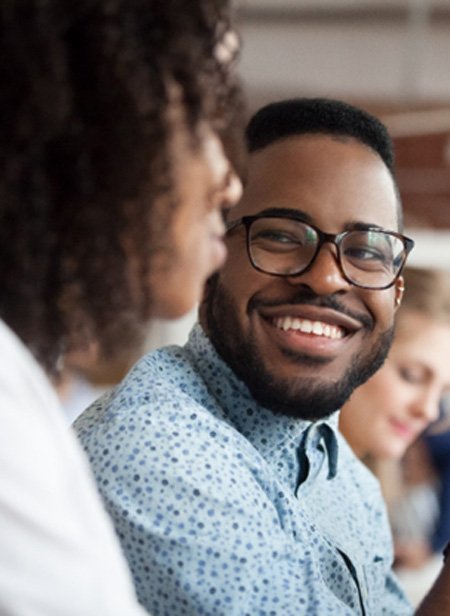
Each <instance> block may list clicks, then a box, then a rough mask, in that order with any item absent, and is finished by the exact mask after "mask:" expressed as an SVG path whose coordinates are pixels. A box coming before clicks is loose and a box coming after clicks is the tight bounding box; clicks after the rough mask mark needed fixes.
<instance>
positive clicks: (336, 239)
mask: <svg viewBox="0 0 450 616" xmlns="http://www.w3.org/2000/svg"><path fill="white" fill-rule="evenodd" d="M261 218H276V219H280V218H284V219H288V220H293V221H295V222H299V223H301V224H304V225H305V226H307V227H310V228H311V229H313V230H314V231H315V232H316V233H317V236H318V238H319V241H318V242H317V247H316V250H315V252H314V254H313V256H312V257H311V260H310V262H309V263H308V265H307V266H306V267H304V268H301V269H299V270H298V271H294V272H292V273H290V274H278V273H274V272H268V271H266V270H264V269H262V268H261V267H259V266H258V265H257V264H256V263H255V262H254V261H253V257H252V251H251V246H250V244H251V242H250V228H251V226H252V224H253V222H255V221H256V220H260V219H261ZM240 225H243V226H244V227H245V231H246V245H247V254H248V258H249V260H250V263H251V264H252V267H254V268H255V269H256V270H258V271H259V272H262V273H263V274H269V275H270V276H278V277H281V278H288V277H292V276H300V274H304V273H305V272H307V271H308V270H309V268H310V267H312V265H313V263H314V261H315V260H316V257H317V255H318V254H319V252H320V249H321V248H322V246H323V244H325V243H331V244H333V245H334V246H336V249H337V259H336V262H337V264H338V266H339V269H340V270H341V274H342V276H343V277H344V278H345V280H346V281H347V282H350V284H353V285H355V287H359V288H361V289H371V290H372V291H382V290H384V289H389V287H392V285H393V284H394V283H395V281H396V280H397V278H398V277H399V276H400V274H401V273H402V270H403V268H404V267H405V263H406V259H407V258H408V254H409V253H410V252H411V250H412V249H413V248H414V240H412V239H411V238H409V237H406V235H402V234H401V233H397V231H390V230H388V229H383V228H382V227H372V228H370V227H369V228H367V229H349V230H347V231H341V232H340V233H325V232H324V231H322V230H321V229H319V227H316V226H315V225H312V224H310V223H309V222H304V221H303V220H299V219H297V218H294V217H293V216H282V215H280V214H277V215H273V214H257V215H256V216H242V218H238V219H236V220H232V221H230V222H229V223H227V225H226V229H227V234H228V233H230V232H231V231H234V229H236V228H237V227H239V226H240ZM358 231H374V232H379V233H384V234H386V235H390V236H392V237H396V238H398V239H399V240H400V241H401V242H402V244H403V254H402V262H401V264H400V267H399V268H398V271H397V273H396V274H395V276H394V278H393V280H392V281H391V282H390V283H389V284H387V285H383V286H380V287H371V286H366V285H363V284H360V283H358V282H355V281H354V280H352V279H351V278H350V277H349V276H348V275H347V274H346V273H345V270H344V267H343V265H342V257H341V248H340V246H341V243H342V242H343V240H344V239H345V238H346V237H347V236H348V235H349V233H354V232H358Z"/></svg>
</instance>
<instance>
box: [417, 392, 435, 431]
mask: <svg viewBox="0 0 450 616" xmlns="http://www.w3.org/2000/svg"><path fill="white" fill-rule="evenodd" d="M439 402H440V396H439V395H438V394H436V392H434V391H430V390H425V391H424V392H423V394H422V396H421V397H420V398H419V399H418V400H417V401H416V403H415V405H414V414H415V415H416V416H417V417H421V418H422V419H423V420H424V421H426V422H427V423H431V422H432V421H435V420H436V419H437V418H438V417H439Z"/></svg>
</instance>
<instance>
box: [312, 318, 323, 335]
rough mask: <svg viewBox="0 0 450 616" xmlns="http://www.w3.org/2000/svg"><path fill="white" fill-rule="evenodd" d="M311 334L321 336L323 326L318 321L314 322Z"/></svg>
mask: <svg viewBox="0 0 450 616" xmlns="http://www.w3.org/2000/svg"><path fill="white" fill-rule="evenodd" d="M312 333H313V334H317V336H323V333H324V332H323V324H322V323H321V322H320V321H315V322H314V325H313V330H312Z"/></svg>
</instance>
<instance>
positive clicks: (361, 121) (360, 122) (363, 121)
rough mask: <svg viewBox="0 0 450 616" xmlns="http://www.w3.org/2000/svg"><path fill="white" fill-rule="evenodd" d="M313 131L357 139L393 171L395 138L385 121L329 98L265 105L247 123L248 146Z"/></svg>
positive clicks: (262, 145)
mask: <svg viewBox="0 0 450 616" xmlns="http://www.w3.org/2000/svg"><path fill="white" fill-rule="evenodd" d="M311 133H313V134H317V133H319V134H325V135H336V136H342V137H351V138H353V139H356V140H357V141H360V142H361V143H364V144H365V145H367V146H368V147H370V148H371V149H372V150H374V151H375V152H376V153H377V154H378V155H379V156H380V158H381V159H382V160H383V161H384V163H385V165H386V167H387V168H388V169H389V171H390V172H391V174H392V175H393V174H394V150H393V145H392V139H391V137H390V136H389V133H388V131H387V129H386V127H385V126H384V124H382V123H381V122H380V120H378V119H377V118H375V117H374V116H372V115H371V114H370V113H367V112H366V111H363V110H362V109H358V108H357V107H354V106H353V105H349V104H348V103H344V102H342V101H338V100H333V99H328V98H293V99H290V100H284V101H279V102H275V103H271V104H269V105H266V106H265V107H263V108H262V109H260V110H259V111H258V112H257V113H256V114H255V115H254V116H253V117H252V118H251V120H250V122H249V124H248V126H247V130H246V139H247V146H248V150H249V152H254V151H256V150H261V149H262V148H265V147H266V146H268V145H270V144H272V143H274V142H275V141H280V140H281V139H285V138H286V137H291V136H293V135H304V134H311Z"/></svg>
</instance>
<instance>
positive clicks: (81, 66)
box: [0, 0, 242, 372]
mask: <svg viewBox="0 0 450 616" xmlns="http://www.w3.org/2000/svg"><path fill="white" fill-rule="evenodd" d="M229 31H230V15H229V2H228V0H4V2H2V3H1V7H0V83H1V86H0V219H1V224H0V286H1V291H0V318H2V319H3V320H5V322H6V323H7V324H8V325H9V326H10V327H11V328H12V329H13V330H14V331H15V332H16V333H17V334H18V335H19V336H20V337H21V338H22V340H23V341H24V342H25V344H26V345H27V346H28V347H29V348H30V350H31V351H32V352H33V353H34V355H35V356H36V358H37V359H38V361H40V363H41V364H42V365H43V366H44V367H45V368H46V369H47V370H48V371H49V372H54V371H55V367H56V365H57V359H58V357H59V356H60V355H61V354H62V353H63V352H64V351H66V350H68V349H70V348H71V347H74V348H76V347H77V345H78V346H79V345H80V344H81V345H82V344H83V341H87V340H89V339H94V340H96V341H97V342H98V343H99V344H100V348H101V350H102V352H103V354H104V355H105V356H112V355H114V353H115V352H120V351H121V350H122V349H123V347H124V346H126V345H130V346H132V345H133V344H135V343H136V341H137V340H138V339H139V337H140V335H141V333H142V332H141V329H142V327H143V325H144V322H146V320H147V319H148V316H149V315H150V314H151V306H152V289H151V288H150V284H149V278H150V277H149V275H148V274H149V270H150V269H151V263H152V257H153V255H154V254H155V253H156V252H158V251H159V250H161V249H164V247H165V248H166V249H167V243H168V239H167V228H168V226H169V225H168V223H169V222H170V219H171V216H172V215H173V211H174V210H175V209H176V207H177V196H176V195H175V194H174V182H173V178H172V177H171V173H172V167H171V150H170V144H171V139H170V138H171V131H172V129H173V127H172V126H171V123H170V122H169V120H168V114H167V108H168V104H169V99H170V92H169V90H170V88H169V84H176V86H178V89H179V90H180V92H181V108H182V112H183V117H184V120H185V124H186V127H187V131H188V135H189V137H190V140H191V142H192V147H193V148H194V149H195V147H198V146H199V143H200V138H199V136H198V127H199V124H200V123H201V122H202V121H203V120H205V121H207V122H209V123H210V124H211V125H212V126H213V128H215V129H216V130H217V131H218V133H219V134H220V135H221V136H223V135H225V134H226V136H227V139H229V138H230V135H233V134H237V131H239V117H242V104H241V97H240V88H239V84H238V83H237V82H236V79H235V77H234V70H231V65H232V63H233V58H227V57H225V60H224V58H223V54H220V53H219V50H218V47H220V44H221V43H223V41H224V40H225V38H226V35H227V33H228V32H229ZM241 134H242V132H241ZM161 199H162V200H163V204H164V206H165V207H164V208H161V207H159V210H158V211H156V210H155V203H157V204H158V205H159V206H160V204H161ZM161 210H162V211H161ZM169 239H170V238H169ZM125 240H126V241H125ZM125 248H126V249H125ZM130 253H131V254H132V255H133V268H134V269H135V270H137V271H138V278H139V282H140V288H139V289H137V290H136V289H135V288H133V289H132V288H131V283H130V276H129V269H130V259H129V254H130Z"/></svg>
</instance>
